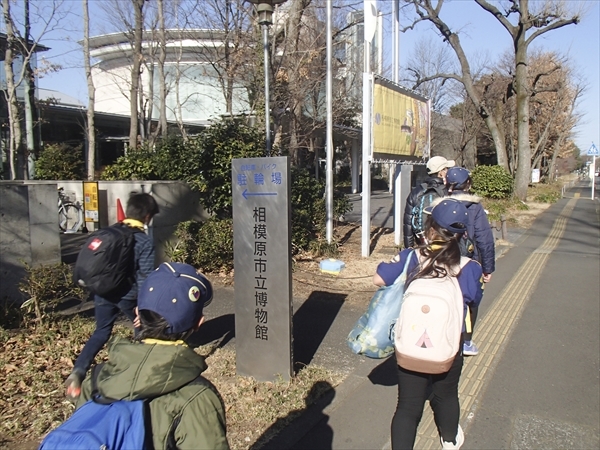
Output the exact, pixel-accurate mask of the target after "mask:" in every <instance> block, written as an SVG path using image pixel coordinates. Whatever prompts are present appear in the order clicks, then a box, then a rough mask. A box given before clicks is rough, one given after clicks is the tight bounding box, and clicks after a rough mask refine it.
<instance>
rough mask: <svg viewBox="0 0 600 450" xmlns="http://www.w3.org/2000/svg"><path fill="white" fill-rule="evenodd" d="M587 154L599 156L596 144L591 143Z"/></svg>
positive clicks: (599, 152)
mask: <svg viewBox="0 0 600 450" xmlns="http://www.w3.org/2000/svg"><path fill="white" fill-rule="evenodd" d="M587 155H588V156H600V151H598V147H596V145H594V144H592V146H591V147H590V149H589V150H588V151H587Z"/></svg>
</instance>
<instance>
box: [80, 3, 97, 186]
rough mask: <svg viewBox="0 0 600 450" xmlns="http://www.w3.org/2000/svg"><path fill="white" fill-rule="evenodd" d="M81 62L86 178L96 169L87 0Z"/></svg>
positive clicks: (91, 176) (94, 98)
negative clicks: (85, 104) (85, 105)
mask: <svg viewBox="0 0 600 450" xmlns="http://www.w3.org/2000/svg"><path fill="white" fill-rule="evenodd" d="M82 8H83V64H84V69H85V78H86V80H87V87H88V108H87V130H86V131H87V160H86V167H87V178H88V180H93V179H94V172H95V169H96V124H95V107H96V88H95V86H94V79H93V77H92V66H91V59H90V13H89V8H88V0H83V3H82Z"/></svg>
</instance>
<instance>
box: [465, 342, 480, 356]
mask: <svg viewBox="0 0 600 450" xmlns="http://www.w3.org/2000/svg"><path fill="white" fill-rule="evenodd" d="M478 353H479V349H478V348H477V346H476V345H475V343H474V342H473V341H465V343H464V344H463V355H465V356H477V354H478Z"/></svg>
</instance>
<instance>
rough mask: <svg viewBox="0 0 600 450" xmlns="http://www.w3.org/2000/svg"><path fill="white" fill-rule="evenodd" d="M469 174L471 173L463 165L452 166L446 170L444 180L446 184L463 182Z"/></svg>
mask: <svg viewBox="0 0 600 450" xmlns="http://www.w3.org/2000/svg"><path fill="white" fill-rule="evenodd" d="M470 176H471V173H470V172H469V171H468V170H467V169H465V168H464V167H452V168H451V169H448V172H446V182H447V183H448V184H463V183H464V182H465V181H467V180H468V179H469V177H470Z"/></svg>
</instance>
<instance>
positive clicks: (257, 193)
mask: <svg viewBox="0 0 600 450" xmlns="http://www.w3.org/2000/svg"><path fill="white" fill-rule="evenodd" d="M253 195H277V192H248V189H244V192H242V197H244V198H245V199H246V200H248V197H250V196H253Z"/></svg>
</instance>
